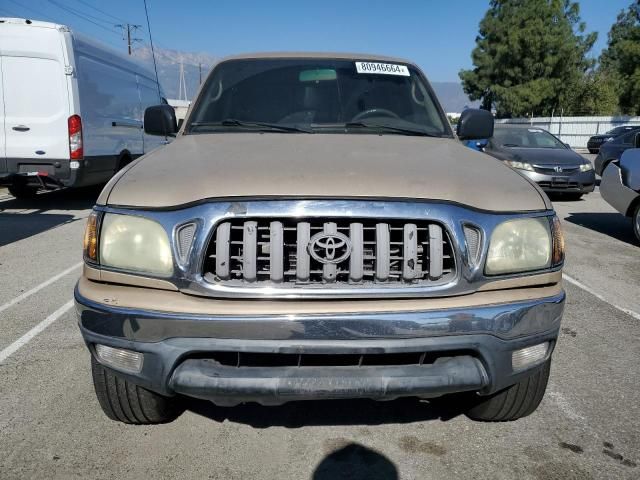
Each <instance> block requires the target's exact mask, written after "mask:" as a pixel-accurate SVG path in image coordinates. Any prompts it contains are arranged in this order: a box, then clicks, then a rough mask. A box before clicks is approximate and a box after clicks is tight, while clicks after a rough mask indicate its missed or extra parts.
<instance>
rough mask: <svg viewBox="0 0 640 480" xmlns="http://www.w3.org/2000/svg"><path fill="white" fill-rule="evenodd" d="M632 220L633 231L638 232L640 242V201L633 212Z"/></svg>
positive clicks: (637, 236)
mask: <svg viewBox="0 0 640 480" xmlns="http://www.w3.org/2000/svg"><path fill="white" fill-rule="evenodd" d="M631 220H632V221H633V233H635V234H636V238H637V239H638V241H639V242H640V203H638V205H636V209H635V211H634V212H633V217H631Z"/></svg>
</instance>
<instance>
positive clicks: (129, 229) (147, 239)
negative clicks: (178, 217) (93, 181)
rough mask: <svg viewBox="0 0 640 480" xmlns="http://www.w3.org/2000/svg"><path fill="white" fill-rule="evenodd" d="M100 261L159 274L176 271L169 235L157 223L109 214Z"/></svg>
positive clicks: (110, 265)
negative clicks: (174, 269)
mask: <svg viewBox="0 0 640 480" xmlns="http://www.w3.org/2000/svg"><path fill="white" fill-rule="evenodd" d="M99 258H100V264H101V265H104V266H107V267H115V268H121V269H123V270H135V271H139V272H145V273H153V274H157V275H169V274H171V272H172V271H173V258H172V255H171V247H170V246H169V238H168V237H167V233H166V232H165V230H164V228H162V226H160V224H158V223H157V222H154V221H153V220H149V219H146V218H141V217H134V216H131V215H120V214H113V213H106V214H105V215H104V217H103V219H102V228H101V231H100V249H99Z"/></svg>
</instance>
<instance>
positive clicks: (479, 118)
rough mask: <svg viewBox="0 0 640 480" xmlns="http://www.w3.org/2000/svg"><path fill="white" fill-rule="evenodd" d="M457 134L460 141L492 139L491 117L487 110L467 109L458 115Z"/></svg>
mask: <svg viewBox="0 0 640 480" xmlns="http://www.w3.org/2000/svg"><path fill="white" fill-rule="evenodd" d="M457 133H458V138H460V140H470V139H473V138H490V137H493V115H491V112H489V111H488V110H478V109H475V108H468V109H467V110H465V111H464V112H462V114H461V115H460V119H459V120H458V131H457Z"/></svg>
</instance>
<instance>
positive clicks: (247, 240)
mask: <svg viewBox="0 0 640 480" xmlns="http://www.w3.org/2000/svg"><path fill="white" fill-rule="evenodd" d="M455 267H456V264H455V257H454V255H453V249H452V245H451V239H450V237H449V234H448V233H447V232H446V231H445V230H444V229H443V228H442V226H441V225H440V224H438V223H435V222H430V221H425V220H423V221H415V222H414V221H410V222H405V221H403V220H395V219H394V220H386V219H372V218H365V219H361V218H330V219H316V218H302V219H298V218H275V219H255V220H254V219H246V218H233V219H228V220H227V219H225V220H223V221H221V222H220V223H218V224H217V226H216V229H215V232H214V233H213V234H212V235H211V242H210V244H209V246H208V248H207V250H206V253H205V262H204V270H203V275H204V278H205V280H206V281H208V282H210V283H213V284H224V285H228V286H233V285H236V286H249V285H255V286H256V287H260V286H265V285H273V286H277V285H280V284H289V285H290V286H294V285H300V286H302V285H304V286H317V287H322V288H327V287H329V288H339V287H342V286H348V285H370V284H372V283H373V284H376V285H378V286H388V288H395V287H398V286H404V285H409V284H421V285H430V286H435V285H444V284H447V283H449V282H450V281H452V280H453V279H454V278H455V270H456V269H455Z"/></svg>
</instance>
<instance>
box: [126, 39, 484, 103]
mask: <svg viewBox="0 0 640 480" xmlns="http://www.w3.org/2000/svg"><path fill="white" fill-rule="evenodd" d="M155 54H156V64H157V67H158V78H159V80H160V84H161V85H162V88H163V90H164V92H165V94H166V96H167V98H175V99H177V98H179V96H178V95H179V84H180V83H179V82H180V63H182V65H183V68H184V78H185V83H186V88H187V99H191V98H192V97H193V96H194V95H195V93H196V91H197V89H198V85H199V84H200V75H202V78H203V79H204V78H205V77H206V75H207V73H208V72H209V69H210V68H211V66H212V65H213V64H214V63H215V62H216V61H217V60H218V57H215V56H213V55H210V54H208V53H197V52H181V51H178V50H171V49H166V48H155ZM133 55H134V56H135V57H136V58H138V59H139V60H140V61H141V62H142V63H144V64H145V65H146V66H147V67H149V68H151V69H152V70H153V58H152V56H151V49H150V48H149V47H140V48H138V49H136V50H135V51H134V53H133ZM431 85H432V86H433V89H434V90H435V92H436V95H437V96H438V99H439V100H440V102H441V103H442V106H443V108H444V110H445V111H446V112H461V111H462V110H463V109H464V107H465V106H469V107H474V106H477V105H478V102H472V101H470V100H469V97H468V96H467V95H466V94H465V93H464V91H463V89H462V85H461V84H460V83H458V82H431Z"/></svg>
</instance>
